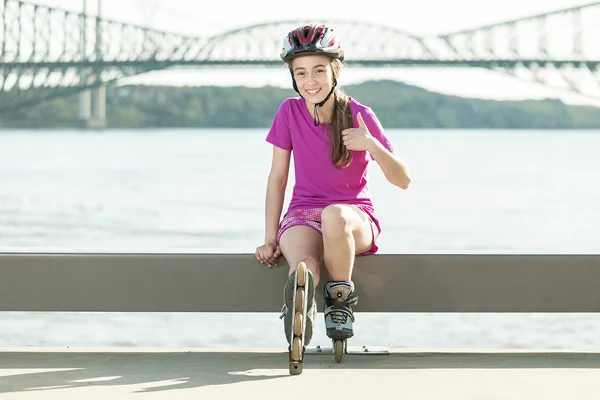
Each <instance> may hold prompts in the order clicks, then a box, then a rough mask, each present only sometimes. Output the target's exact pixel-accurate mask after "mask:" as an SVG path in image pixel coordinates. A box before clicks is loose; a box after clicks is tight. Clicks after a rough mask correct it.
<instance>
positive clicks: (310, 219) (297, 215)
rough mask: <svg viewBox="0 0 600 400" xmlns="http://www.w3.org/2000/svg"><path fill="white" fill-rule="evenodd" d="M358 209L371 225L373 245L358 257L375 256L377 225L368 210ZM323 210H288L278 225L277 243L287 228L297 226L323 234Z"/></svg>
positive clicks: (378, 231) (377, 234)
mask: <svg viewBox="0 0 600 400" xmlns="http://www.w3.org/2000/svg"><path fill="white" fill-rule="evenodd" d="M358 208H359V209H360V210H361V211H363V212H364V213H365V214H367V216H368V217H369V223H370V224H371V231H372V232H373V245H372V247H371V250H369V251H366V252H364V253H361V254H358V255H368V254H375V253H376V252H377V250H378V247H377V245H376V244H375V243H376V242H377V237H378V236H379V233H380V229H379V225H378V224H377V223H376V222H375V221H376V220H375V218H374V216H373V215H372V213H371V212H369V210H368V209H365V208H363V207H360V206H358ZM322 211H323V208H300V209H295V210H288V212H287V213H286V214H285V215H284V216H283V219H282V220H281V223H280V224H279V232H277V243H279V240H280V239H281V235H282V234H283V232H285V231H286V230H287V229H288V228H291V227H292V226H297V225H305V226H310V227H311V228H313V229H315V230H316V231H317V232H319V233H320V234H323V232H322V230H321V212H322Z"/></svg>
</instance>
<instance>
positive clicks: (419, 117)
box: [0, 80, 600, 129]
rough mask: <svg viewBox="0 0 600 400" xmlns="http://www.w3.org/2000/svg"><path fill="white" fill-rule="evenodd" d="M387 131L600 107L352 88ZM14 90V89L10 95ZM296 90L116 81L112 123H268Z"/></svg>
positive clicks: (25, 111)
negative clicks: (122, 82) (183, 85)
mask: <svg viewBox="0 0 600 400" xmlns="http://www.w3.org/2000/svg"><path fill="white" fill-rule="evenodd" d="M343 90H344V92H345V93H346V94H348V95H350V96H352V97H354V98H356V99H357V100H358V101H359V102H361V103H363V104H365V105H368V106H370V107H371V108H372V109H373V111H374V112H375V113H376V114H377V116H378V118H379V119H380V121H381V123H382V125H383V126H384V127H385V128H390V129H399V128H410V129H419V128H423V129H443V128H453V129H469V128H473V129H599V128H600V108H597V107H592V106H574V105H567V104H565V103H563V102H562V101H560V100H557V99H544V100H523V101H496V100H485V99H472V98H463V97H458V96H450V95H443V94H439V93H435V92H431V91H428V90H425V89H423V88H419V87H415V86H410V85H406V84H404V83H401V82H396V81H390V80H377V81H368V82H364V83H361V84H356V85H348V86H345V87H344V88H343ZM8 95H10V93H8ZM292 96H297V93H296V92H294V91H293V90H292V89H291V88H289V89H284V88H278V87H271V86H265V87H261V88H251V87H240V86H238V87H221V86H197V87H189V86H188V87H172V86H145V85H121V86H119V85H112V86H109V87H108V88H107V104H106V107H107V119H108V128H133V129H138V128H139V129H143V128H169V127H173V128H188V127H190V128H191V127H198V128H264V127H268V126H269V125H270V124H271V122H272V121H273V116H274V115H275V112H276V111H277V108H278V107H279V104H280V103H281V102H282V101H283V100H284V99H285V98H287V97H292ZM78 107H79V105H78V95H77V94H75V95H72V96H69V97H63V98H57V99H53V100H49V101H46V102H44V103H42V104H37V105H34V106H28V107H26V108H22V109H19V110H17V111H14V112H11V113H10V114H0V128H64V127H71V126H76V125H77V123H78V115H79V109H78Z"/></svg>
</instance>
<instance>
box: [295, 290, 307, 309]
mask: <svg viewBox="0 0 600 400" xmlns="http://www.w3.org/2000/svg"><path fill="white" fill-rule="evenodd" d="M304 297H305V292H304V288H298V289H296V304H295V306H296V311H299V312H304V303H305V301H304Z"/></svg>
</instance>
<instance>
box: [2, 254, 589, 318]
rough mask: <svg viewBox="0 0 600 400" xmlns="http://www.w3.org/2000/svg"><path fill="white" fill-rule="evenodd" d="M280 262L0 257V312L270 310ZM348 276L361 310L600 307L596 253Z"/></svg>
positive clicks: (368, 262) (459, 260) (462, 259)
mask: <svg viewBox="0 0 600 400" xmlns="http://www.w3.org/2000/svg"><path fill="white" fill-rule="evenodd" d="M282 261H284V260H282ZM280 264H283V265H282V266H280V267H279V268H276V269H272V270H271V269H268V268H267V267H265V266H263V265H261V264H259V263H258V262H257V261H256V260H255V259H254V255H253V254H27V253H23V254H21V253H19V254H8V253H5V254H2V253H0V311H117V312H120V311H123V312H126V311H138V312H165V311H177V312H279V311H280V309H281V305H282V302H283V299H282V293H283V284H284V282H285V279H286V276H287V265H285V263H284V262H283V263H280ZM325 278H326V273H325V271H324V272H323V277H322V282H323V281H324V280H325ZM354 278H355V279H354V280H355V284H356V290H357V294H358V296H359V303H358V306H357V311H361V312H598V311H600V290H599V286H598V285H599V282H600V255H401V254H389V255H388V254H381V255H373V256H366V257H360V258H358V259H357V262H356V266H355V273H354ZM322 282H321V284H320V285H319V286H320V287H321V286H322ZM320 293H321V292H320V291H319V292H318V300H319V301H320V299H321V294H320ZM321 304H322V303H320V304H319V308H321Z"/></svg>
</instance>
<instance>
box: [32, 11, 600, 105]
mask: <svg viewBox="0 0 600 400" xmlns="http://www.w3.org/2000/svg"><path fill="white" fill-rule="evenodd" d="M99 1H100V3H101V14H102V15H103V16H104V17H106V18H108V19H114V20H119V21H124V22H130V23H135V24H140V25H144V26H149V27H152V28H155V29H161V30H165V31H169V32H173V33H181V34H186V35H198V36H203V35H216V34H219V33H222V32H225V31H227V30H229V29H234V28H240V27H244V26H249V25H253V24H257V23H262V22H271V21H280V20H288V19H306V20H307V21H308V22H312V21H318V20H326V19H349V20H358V21H364V22H368V23H376V24H378V25H382V26H388V27H393V28H397V29H400V30H403V31H406V32H409V33H413V34H416V35H425V36H427V35H438V34H442V33H447V32H454V31H459V30H463V29H469V28H475V27H478V26H482V25H486V24H491V23H497V22H502V21H506V20H513V19H518V18H521V17H526V16H530V15H535V14H540V13H544V12H549V11H554V10H559V9H563V8H569V7H575V6H579V5H583V4H589V3H591V1H581V0H579V1H577V0H526V1H524V0H499V1H490V0H487V1H481V0H453V1H442V0H419V1H398V2H391V1H390V0H368V1H357V0H345V1H335V0H334V1H321V2H306V3H304V2H298V1H294V2H284V1H282V0H253V1H247V0H219V1H198V0H87V7H88V12H89V13H92V14H96V13H97V12H98V7H97V5H98V3H99ZM35 2H36V3H38V4H45V5H50V6H55V7H61V8H65V9H69V10H76V11H81V10H82V5H83V3H84V0H36V1H35ZM595 10H596V9H595ZM597 17H598V18H597V19H596V21H600V7H597ZM594 18H595V17H594ZM562 21H565V20H564V19H563V20H562ZM596 25H600V24H599V23H598V22H596ZM290 28H293V27H290ZM557 32H560V27H558V30H557ZM282 39H283V38H282ZM370 79H394V80H399V81H403V82H405V83H407V84H412V85H416V86H421V87H424V88H426V89H429V90H432V91H436V92H440V93H445V94H452V95H458V96H465V97H479V98H490V99H499V100H502V99H523V98H543V97H552V98H560V99H561V100H563V101H565V102H568V103H591V104H596V102H593V101H591V100H589V99H587V98H583V97H581V96H578V95H574V94H569V93H565V92H564V91H557V90H551V89H548V88H545V87H544V86H540V85H537V84H534V83H528V82H524V81H520V80H517V79H515V78H513V77H511V76H509V75H505V74H502V73H499V72H491V71H485V70H479V69H474V68H465V69H451V68H426V69H425V68H423V69H416V68H398V69H391V68H386V69H360V68H359V69H353V70H351V69H348V70H346V71H344V72H343V75H342V77H341V79H340V83H341V84H342V85H344V84H352V83H358V82H361V81H364V80H370ZM129 82H134V83H149V84H174V85H186V84H200V85H202V84H216V85H245V86H253V87H259V86H264V85H275V86H282V87H288V86H289V85H290V81H289V74H288V73H287V71H286V70H285V69H283V68H282V69H281V70H273V69H265V70H262V69H251V70H249V69H244V70H242V71H240V70H232V69H228V70H227V71H222V70H218V69H210V70H207V69H202V70H200V71H198V70H193V71H189V70H172V71H168V72H164V73H158V74H157V73H154V74H148V75H144V76H140V77H136V78H134V79H130V80H129ZM592 84H595V85H597V83H596V82H592V81H590V85H592ZM592 93H595V92H594V91H592ZM597 94H598V97H599V98H600V88H599V89H598V91H597ZM598 103H600V102H598Z"/></svg>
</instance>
